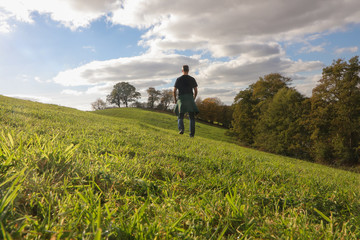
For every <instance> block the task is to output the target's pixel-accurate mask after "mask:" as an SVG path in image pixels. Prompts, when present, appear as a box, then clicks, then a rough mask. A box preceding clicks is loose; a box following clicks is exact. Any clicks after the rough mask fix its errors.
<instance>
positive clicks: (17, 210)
mask: <svg viewBox="0 0 360 240" xmlns="http://www.w3.org/2000/svg"><path fill="white" fill-rule="evenodd" d="M186 124H187V125H188V123H186ZM224 131H225V130H223V129H220V128H215V127H212V126H208V125H202V124H197V134H196V137H195V138H194V139H191V138H189V137H188V136H187V135H179V134H177V130H176V117H175V116H171V115H166V114H160V113H153V112H150V111H144V110H140V109H110V110H104V111H99V112H82V111H78V110H74V109H71V108H64V107H59V106H54V105H45V104H40V103H34V102H30V101H24V100H18V99H12V98H7V97H2V96H0V239H66V238H68V239H358V238H360V224H359V223H360V200H359V197H360V189H359V186H360V178H359V175H358V174H356V173H351V172H346V171H342V170H337V169H332V168H329V167H325V166H321V165H316V164H312V163H309V162H304V161H299V160H296V159H291V158H286V157H281V156H276V155H272V154H268V153H263V152H259V151H255V150H251V149H246V148H241V147H239V146H237V145H235V144H232V143H231V139H230V138H229V137H227V136H225V135H224Z"/></svg>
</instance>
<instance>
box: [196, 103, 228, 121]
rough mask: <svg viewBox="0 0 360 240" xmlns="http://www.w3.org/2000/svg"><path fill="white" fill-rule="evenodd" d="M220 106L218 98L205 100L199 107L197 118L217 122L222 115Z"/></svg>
mask: <svg viewBox="0 0 360 240" xmlns="http://www.w3.org/2000/svg"><path fill="white" fill-rule="evenodd" d="M222 105H223V103H222V102H221V100H220V98H217V97H213V98H205V99H204V100H203V101H202V102H201V103H200V104H199V105H198V108H199V115H198V117H199V118H201V119H203V120H206V121H210V122H219V120H220V119H221V114H222V109H221V108H222Z"/></svg>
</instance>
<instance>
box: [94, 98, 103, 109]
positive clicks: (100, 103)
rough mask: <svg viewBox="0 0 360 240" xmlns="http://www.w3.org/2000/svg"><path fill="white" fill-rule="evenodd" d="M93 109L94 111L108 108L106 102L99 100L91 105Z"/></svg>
mask: <svg viewBox="0 0 360 240" xmlns="http://www.w3.org/2000/svg"><path fill="white" fill-rule="evenodd" d="M91 107H92V109H93V110H94V111H96V110H103V109H105V108H106V102H105V101H104V100H102V99H101V98H98V99H97V100H96V101H95V102H93V103H91Z"/></svg>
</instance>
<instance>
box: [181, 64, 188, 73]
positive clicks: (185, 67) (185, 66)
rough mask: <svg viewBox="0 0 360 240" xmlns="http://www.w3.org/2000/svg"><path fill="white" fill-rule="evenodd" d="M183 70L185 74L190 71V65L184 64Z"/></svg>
mask: <svg viewBox="0 0 360 240" xmlns="http://www.w3.org/2000/svg"><path fill="white" fill-rule="evenodd" d="M182 72H183V73H185V74H188V73H189V66H188V65H183V67H182Z"/></svg>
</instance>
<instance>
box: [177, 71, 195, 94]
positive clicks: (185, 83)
mask: <svg viewBox="0 0 360 240" xmlns="http://www.w3.org/2000/svg"><path fill="white" fill-rule="evenodd" d="M197 86H198V85H197V83H196V81H195V78H193V77H191V76H189V75H182V76H181V77H178V78H177V79H176V82H175V85H174V87H176V88H177V89H178V90H179V96H180V95H183V94H192V93H193V91H192V89H193V88H195V87H197Z"/></svg>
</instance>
